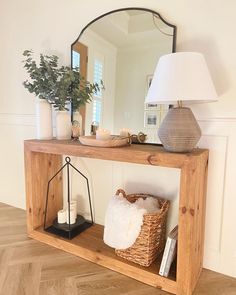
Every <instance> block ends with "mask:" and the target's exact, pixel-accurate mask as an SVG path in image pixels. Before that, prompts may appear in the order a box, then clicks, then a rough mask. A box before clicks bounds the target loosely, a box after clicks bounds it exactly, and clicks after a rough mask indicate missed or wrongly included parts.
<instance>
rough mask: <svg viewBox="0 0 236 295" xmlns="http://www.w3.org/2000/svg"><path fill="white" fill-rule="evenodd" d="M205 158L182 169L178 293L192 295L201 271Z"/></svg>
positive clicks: (206, 158) (201, 157)
mask: <svg viewBox="0 0 236 295" xmlns="http://www.w3.org/2000/svg"><path fill="white" fill-rule="evenodd" d="M207 164H208V155H207V153H206V154H202V155H200V156H199V158H198V159H197V160H196V159H195V160H194V161H191V162H188V163H186V165H184V166H183V167H182V169H181V183H180V201H179V232H178V254H177V255H178V256H177V257H178V264H177V294H178V295H191V294H192V292H193V290H194V288H195V285H196V283H197V280H198V277H199V275H200V273H201V270H202V260H203V242H204V222H205V202H206V198H205V197H206V196H205V194H206V190H205V187H206V177H207ZM183 270H184V271H183Z"/></svg>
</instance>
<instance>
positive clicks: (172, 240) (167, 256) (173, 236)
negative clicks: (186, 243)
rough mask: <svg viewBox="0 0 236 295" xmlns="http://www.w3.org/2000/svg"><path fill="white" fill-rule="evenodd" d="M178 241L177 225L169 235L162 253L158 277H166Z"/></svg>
mask: <svg viewBox="0 0 236 295" xmlns="http://www.w3.org/2000/svg"><path fill="white" fill-rule="evenodd" d="M177 240H178V225H176V227H175V228H174V229H173V230H172V231H171V232H170V233H169V235H168V237H167V240H166V245H165V250H164V253H163V257H162V261H161V266H160V270H159V275H161V276H164V277H168V275H169V271H170V267H171V264H172V262H173V260H174V258H175V256H176V251H177Z"/></svg>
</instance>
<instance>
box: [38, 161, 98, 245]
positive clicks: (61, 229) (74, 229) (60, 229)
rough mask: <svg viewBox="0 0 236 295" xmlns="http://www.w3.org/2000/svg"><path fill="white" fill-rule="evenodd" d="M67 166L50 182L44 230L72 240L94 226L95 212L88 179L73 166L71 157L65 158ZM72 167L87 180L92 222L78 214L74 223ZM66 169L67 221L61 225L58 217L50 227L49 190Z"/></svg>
mask: <svg viewBox="0 0 236 295" xmlns="http://www.w3.org/2000/svg"><path fill="white" fill-rule="evenodd" d="M65 162H66V163H65V164H64V165H63V166H62V167H61V168H60V169H59V170H58V171H57V173H56V174H55V175H54V176H53V177H52V178H51V179H50V180H49V181H48V186H47V195H46V203H45V211H44V212H45V215H44V230H45V231H47V232H49V233H53V234H56V235H58V236H61V237H63V238H66V239H69V240H70V239H72V238H74V237H75V236H77V235H78V234H80V233H81V232H82V231H84V230H86V229H87V228H89V227H90V226H92V225H93V223H94V220H93V212H92V205H91V197H90V189H89V182H88V178H87V177H86V176H85V175H84V174H83V173H82V172H80V171H79V170H78V169H77V168H75V166H73V165H72V164H71V163H70V162H71V159H70V157H66V158H65ZM70 167H71V168H73V169H74V170H75V171H76V172H78V173H79V174H80V175H81V176H82V177H83V178H84V179H85V180H86V184H87V193H88V200H89V207H90V217H91V220H90V221H89V220H86V219H85V218H84V217H83V216H81V215H78V214H77V212H76V217H75V218H76V221H75V222H71V221H72V216H71V196H70V195H71V192H70ZM64 168H66V172H67V173H66V175H67V211H66V213H65V214H66V215H67V221H66V222H65V223H59V222H58V217H56V218H55V219H54V220H53V222H52V224H51V225H50V226H47V225H46V224H47V210H48V199H49V198H48V196H49V190H50V184H51V182H52V181H53V179H54V178H55V177H56V176H57V175H58V174H59V173H60V172H61V171H62V170H63V169H64Z"/></svg>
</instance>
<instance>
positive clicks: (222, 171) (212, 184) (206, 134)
mask: <svg viewBox="0 0 236 295" xmlns="http://www.w3.org/2000/svg"><path fill="white" fill-rule="evenodd" d="M198 122H199V124H200V127H201V129H202V133H203V135H202V138H201V140H200V142H199V146H200V147H205V148H209V149H210V158H209V174H208V195H207V209H206V210H207V211H206V230H205V254H204V267H205V268H208V269H212V270H215V271H218V272H221V273H224V274H227V275H230V276H234V277H236V246H235V245H236V230H235V228H234V219H235V207H236V198H235V176H234V175H236V164H235V163H236V153H235V150H236V118H200V119H198ZM0 133H1V135H2V144H1V164H2V166H3V167H4V169H2V170H1V173H0V177H1V179H4V182H3V184H2V186H1V188H0V201H1V202H5V203H7V204H10V205H13V206H16V207H21V208H24V207H25V190H24V175H23V174H24V161H23V140H24V139H29V138H34V136H35V114H19V113H17V114H14V113H0ZM6 154H8V155H9V154H11V157H10V158H9V157H6ZM96 162H98V163H97V165H99V160H94V163H95V164H96ZM10 166H11V167H10ZM116 166H117V168H116ZM12 167H14V169H12ZM119 167H120V166H118V164H117V163H115V162H114V163H113V164H112V166H110V165H107V166H106V169H111V171H110V173H113V174H114V173H115V174H117V172H120V173H121V174H122V170H123V169H120V168H119ZM108 174H109V173H108ZM117 177H120V178H123V176H122V175H119V176H118V175H116V176H115V179H116V178H117ZM112 178H113V177H112ZM12 179H14V186H13V185H12V181H11V180H12ZM115 182H116V181H115ZM111 186H112V184H111ZM109 191H112V189H111V188H110V189H109Z"/></svg>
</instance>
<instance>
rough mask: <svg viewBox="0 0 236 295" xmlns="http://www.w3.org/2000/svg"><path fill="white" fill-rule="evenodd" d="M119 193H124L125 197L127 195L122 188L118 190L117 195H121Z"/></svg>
mask: <svg viewBox="0 0 236 295" xmlns="http://www.w3.org/2000/svg"><path fill="white" fill-rule="evenodd" d="M119 194H122V195H123V197H124V198H125V197H126V193H125V191H124V190H123V189H121V188H119V189H118V190H117V191H116V196H119Z"/></svg>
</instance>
